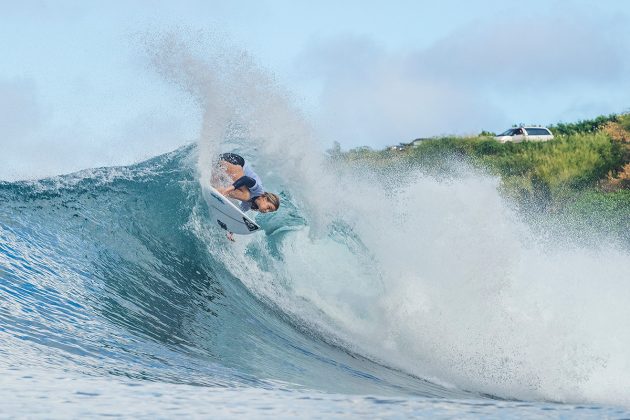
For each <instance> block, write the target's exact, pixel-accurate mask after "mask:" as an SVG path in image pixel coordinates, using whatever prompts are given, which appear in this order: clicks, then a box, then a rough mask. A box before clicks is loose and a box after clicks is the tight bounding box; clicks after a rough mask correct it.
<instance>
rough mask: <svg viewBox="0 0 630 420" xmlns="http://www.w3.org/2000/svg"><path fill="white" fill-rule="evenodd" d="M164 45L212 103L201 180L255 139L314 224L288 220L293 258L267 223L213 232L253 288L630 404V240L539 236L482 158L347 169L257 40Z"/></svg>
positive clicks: (507, 378)
mask: <svg viewBox="0 0 630 420" xmlns="http://www.w3.org/2000/svg"><path fill="white" fill-rule="evenodd" d="M156 48H157V50H156V51H158V54H156V56H155V57H156V63H158V65H159V68H160V69H161V70H162V71H163V72H165V74H167V75H168V76H169V77H171V78H173V79H174V80H176V81H178V82H179V83H181V84H182V85H183V86H184V87H185V88H186V89H188V90H189V91H190V92H191V93H193V94H194V95H195V96H196V97H197V98H198V100H199V101H200V103H201V104H202V106H203V109H204V123H203V129H202V134H201V138H200V140H199V147H200V160H199V168H200V174H201V176H200V180H201V182H207V179H208V172H207V168H209V163H208V162H209V161H210V159H211V158H212V157H213V156H215V155H216V154H217V153H218V152H220V151H226V150H230V149H232V148H235V149H237V150H243V151H244V153H245V155H246V157H248V158H251V159H252V160H253V162H254V165H255V166H256V167H257V169H258V170H259V172H260V173H261V175H263V178H264V179H265V181H267V182H268V184H267V185H268V186H269V187H275V190H276V191H277V190H278V189H284V190H286V191H289V192H290V193H291V195H292V196H293V197H294V199H295V201H296V203H297V205H298V206H299V207H300V209H301V210H302V211H303V215H304V216H305V217H306V218H307V220H308V223H309V225H310V227H309V228H305V229H303V230H301V231H295V232H290V233H288V234H286V236H285V237H284V239H283V242H282V244H281V246H280V250H281V254H282V259H281V260H277V259H274V257H272V256H271V254H270V253H268V249H267V242H266V238H265V237H264V236H263V235H258V236H257V237H254V238H247V239H245V238H239V241H238V243H237V244H236V246H233V247H232V248H225V245H224V244H223V243H222V242H217V241H211V242H209V243H208V244H209V248H210V250H211V252H213V253H214V254H215V255H217V256H218V257H219V258H221V259H222V260H223V262H224V263H225V265H226V267H227V268H228V269H229V270H231V271H232V272H233V273H234V274H235V275H236V276H237V277H239V278H240V279H242V281H243V282H244V284H245V285H246V286H247V287H248V288H250V289H251V290H252V291H253V292H254V293H256V294H257V295H258V296H260V297H261V298H262V299H265V300H268V301H269V302H272V303H273V305H275V306H276V307H277V308H280V309H281V310H283V311H284V312H285V313H287V314H289V315H290V316H291V317H292V318H293V319H294V321H295V323H296V324H301V325H306V326H307V327H308V328H311V329H312V330H314V331H317V333H319V334H322V335H325V336H326V337H327V338H328V339H329V340H331V341H335V342H338V343H342V345H347V346H350V347H351V348H352V350H353V351H357V352H359V353H361V354H364V355H366V356H369V357H372V358H375V359H378V360H380V361H382V362H383V363H386V364H388V365H392V366H396V367H398V368H401V369H404V370H406V371H408V372H410V373H413V374H416V375H419V376H421V377H427V378H433V379H434V380H439V381H442V382H446V383H451V384H454V385H455V386H457V387H460V388H462V389H468V390H474V391H477V392H487V393H493V394H496V395H500V396H504V397H514V398H519V399H530V398H535V399H550V400H559V401H572V402H583V401H596V402H604V403H621V404H630V399H629V397H628V396H629V395H630V380H628V378H629V377H630V358H628V356H627V354H628V351H627V349H628V348H630V329H628V328H627V327H626V326H625V323H626V321H627V320H628V319H630V305H628V302H630V283H629V281H630V255H628V253H627V251H624V250H621V249H617V248H615V247H614V246H612V245H611V246H601V247H600V248H598V249H589V248H584V247H582V248H580V247H577V246H572V247H567V246H566V245H560V243H558V244H555V245H554V244H553V243H551V244H550V243H549V241H547V242H545V244H543V243H541V242H539V241H538V240H537V239H536V237H535V235H533V234H532V233H531V231H530V229H529V228H528V227H527V226H526V225H525V224H523V223H521V222H520V221H519V217H518V215H517V214H515V213H514V211H513V210H512V209H511V208H510V206H508V205H507V204H506V203H505V202H504V200H503V199H502V197H501V196H500V194H499V193H498V191H497V186H498V180H497V179H495V178H492V177H489V176H485V175H483V174H478V173H476V172H475V171H472V170H470V171H469V174H468V175H466V176H463V177H461V178H460V179H457V180H452V181H444V180H440V179H437V178H434V177H428V176H423V175H421V174H420V173H418V172H413V171H412V172H411V173H410V174H408V177H407V178H406V179H405V181H404V182H401V183H397V182H396V181H397V177H398V176H399V174H397V173H396V172H395V171H393V173H391V174H389V175H382V174H381V175H379V176H376V175H375V174H373V173H372V171H370V170H369V169H368V170H365V168H363V169H357V168H354V169H352V168H337V169H336V170H332V169H331V167H330V166H327V165H326V164H325V160H324V159H323V157H322V155H321V154H320V153H318V152H317V150H318V147H317V145H316V144H315V140H314V136H313V134H312V131H311V129H310V128H309V126H308V124H307V123H306V122H305V121H304V120H303V118H302V117H301V114H300V113H299V111H297V110H296V109H295V108H294V106H293V105H292V103H291V100H290V96H289V95H287V94H286V93H285V92H284V91H283V90H282V89H281V88H280V87H278V85H277V83H276V82H275V81H274V80H273V78H272V77H271V76H269V75H268V74H267V73H266V72H265V71H264V70H262V69H260V67H259V66H258V65H257V64H256V63H255V62H254V60H252V59H251V58H250V57H249V56H248V55H247V54H245V53H243V52H238V51H236V52H234V51H232V52H226V50H225V49H221V50H220V53H214V54H210V55H206V56H202V57H200V56H198V55H196V54H195V53H194V52H193V51H192V49H191V48H190V47H189V46H188V45H187V44H186V43H185V42H181V41H173V40H172V39H171V38H168V37H166V38H165V39H164V40H162V41H161V44H158V45H157V47H156ZM386 181H389V182H386ZM387 185H395V187H394V188H391V187H387ZM270 189H272V190H273V188H270ZM333 226H337V227H338V226H343V229H342V230H344V231H345V233H343V234H337V233H333V230H334V229H333V228H332V227H333ZM326 232H328V233H329V234H328V235H324V234H323V233H326ZM247 249H255V250H256V251H257V252H258V253H259V255H260V253H263V254H262V255H263V257H264V259H265V261H264V264H263V261H262V260H252V256H251V253H246V252H245V251H246V250H247ZM266 252H267V254H265V253H266Z"/></svg>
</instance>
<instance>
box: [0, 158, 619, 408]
mask: <svg viewBox="0 0 630 420" xmlns="http://www.w3.org/2000/svg"><path fill="white" fill-rule="evenodd" d="M197 158H198V151H197V147H196V146H189V147H186V148H182V149H180V150H178V151H176V152H173V153H170V154H167V155H163V156H159V157H157V158H154V159H152V160H150V161H147V162H144V163H142V164H138V165H135V166H130V167H124V168H107V169H98V170H91V171H84V172H80V173H77V174H72V175H68V176H63V177H57V178H52V179H46V180H41V181H36V182H17V183H2V184H0V201H1V202H2V206H0V232H1V236H0V237H1V240H0V270H1V271H0V299H1V300H2V307H1V308H0V340H1V342H2V344H1V346H0V347H1V349H2V355H3V357H2V362H1V363H2V364H3V365H4V366H5V368H8V369H11V370H13V369H16V366H19V369H18V371H19V370H25V371H26V372H33V371H34V372H39V374H40V375H41V372H42V371H64V372H70V373H71V374H72V375H79V376H80V377H84V376H87V377H115V378H119V379H128V380H135V381H142V382H152V383H162V384H183V385H200V386H207V387H219V388H231V387H248V388H260V389H278V388H282V389H285V390H286V389H293V390H299V389H303V388H304V387H306V389H311V390H315V391H318V392H328V393H339V394H346V395H347V394H376V395H390V396H397V397H399V398H400V397H401V396H406V397H409V398H411V397H414V396H415V397H424V398H449V399H458V400H464V399H479V398H495V399H496V398H516V399H533V400H540V401H544V400H556V401H568V402H603V403H615V404H625V403H626V401H625V400H624V398H626V396H627V395H628V394H627V393H626V392H625V391H626V390H627V388H626V387H627V379H626V378H627V376H626V373H627V369H628V365H627V364H624V363H625V362H624V361H625V360H627V359H626V356H625V350H624V349H625V347H626V346H625V344H626V343H630V341H625V340H626V339H627V338H628V337H627V336H625V335H624V334H627V332H626V331H624V330H619V329H618V325H617V324H616V323H615V322H614V319H618V320H621V319H627V318H625V316H626V315H627V313H626V312H627V311H628V309H627V307H626V305H625V302H627V297H628V296H627V291H628V289H627V288H628V285H627V279H628V278H630V276H629V275H628V274H630V273H628V271H629V269H630V268H629V266H628V264H627V262H628V255H627V254H624V253H623V251H621V250H616V251H615V250H608V251H607V252H603V251H601V250H599V251H592V250H583V249H577V248H571V249H567V250H558V249H551V250H550V249H549V248H544V250H543V251H544V252H543V251H541V250H542V249H543V248H539V247H538V246H537V245H535V242H527V243H524V242H523V241H522V240H520V239H519V238H520V237H515V236H513V235H515V234H516V232H518V233H519V234H523V232H522V231H521V229H522V226H520V227H518V228H517V229H516V230H515V228H514V225H511V224H508V219H507V218H505V217H503V219H501V217H502V216H501V214H503V213H505V212H507V210H506V209H505V207H504V206H503V204H502V203H501V202H500V200H498V199H497V198H496V197H494V196H493V195H492V193H491V191H493V189H495V188H496V185H494V181H493V180H490V179H487V178H483V177H482V178H472V179H468V180H466V179H463V180H459V181H458V182H457V183H441V182H438V181H436V180H434V179H431V178H423V177H422V176H419V178H418V179H417V182H416V183H414V184H410V185H411V186H409V187H408V189H407V191H404V193H403V194H402V197H403V199H402V200H401V199H399V200H398V201H396V199H395V197H393V198H391V199H390V200H389V201H388V202H387V203H388V205H387V206H385V208H381V209H379V207H378V206H377V205H373V206H359V207H356V208H354V209H352V208H350V210H352V211H351V212H348V213H345V214H337V215H336V218H335V219H334V221H333V222H332V223H331V224H329V225H328V226H327V227H326V229H325V232H326V233H325V234H324V235H320V236H313V235H309V233H312V230H311V227H310V226H309V221H308V219H306V218H305V217H303V216H302V215H301V213H300V212H299V210H298V206H296V205H295V203H293V202H292V199H291V198H290V195H289V194H288V193H286V192H284V193H283V196H284V200H283V201H284V202H283V206H282V208H281V211H279V212H277V213H275V214H271V215H259V216H258V221H259V222H260V223H261V224H262V226H263V227H264V229H265V233H264V234H259V235H253V236H251V237H239V238H238V241H237V242H236V243H235V244H232V243H229V242H228V241H227V240H226V239H225V237H224V232H223V231H221V230H220V229H217V228H216V227H215V226H214V225H213V223H212V222H211V220H209V218H208V214H207V210H206V207H205V203H204V202H203V199H202V198H201V193H200V187H199V181H198V179H197V172H196V169H195V162H196V160H197ZM367 176H368V175H367V174H364V179H367ZM379 176H383V175H382V174H380V175H379ZM372 181H373V182H374V184H371V185H372V189H373V190H374V191H376V190H378V187H377V184H376V180H375V179H374V180H372ZM385 184H387V183H385ZM409 188H411V190H409ZM414 188H420V189H421V191H414V190H413V189H414ZM426 189H429V190H430V193H431V194H428V191H427V190H426ZM471 191H474V193H473V194H471ZM399 194H400V192H399ZM418 196H422V197H431V198H432V200H431V202H428V201H429V200H416V201H413V204H414V206H413V207H411V208H410V207H409V200H412V199H413V197H418ZM473 196H477V197H478V199H477V200H476V201H475V200H474V199H472V197H473ZM410 197H411V198H410ZM465 197H467V198H468V199H470V200H471V201H468V202H465V201H461V202H460V204H461V206H459V207H458V206H454V205H452V204H454V203H453V200H455V201H456V202H457V201H459V200H462V199H463V198H465ZM493 197H494V198H493ZM414 200H415V199H414ZM442 200H446V202H447V203H449V204H450V205H448V206H446V205H444V202H442ZM440 203H442V204H440ZM464 204H466V205H464ZM443 205H444V206H443ZM478 206H483V208H484V209H485V211H484V212H483V213H480V210H481V209H480V208H478ZM361 209H363V210H361ZM386 210H387V211H386ZM361 211H363V212H364V213H363V214H361ZM406 212H409V213H406ZM452 212H456V213H452ZM370 214H371V216H370ZM412 214H414V215H415V216H413V217H412ZM488 215H490V216H493V217H492V222H491V223H490V222H487V223H481V222H480V220H483V219H485V218H487V217H488ZM467 217H470V218H472V219H470V220H468V219H467ZM477 217H479V218H481V219H480V220H477V221H475V220H474V218H477ZM514 223H516V222H514ZM489 229H492V231H490V230H489ZM526 238H527V240H528V241H529V240H532V238H531V237H526ZM499 245H500V246H499ZM494 247H498V248H494ZM602 282H605V283H606V284H607V287H606V288H603V287H601V284H602ZM624 293H626V295H624ZM35 375H38V373H35ZM29 377H30V375H29ZM615 381H618V382H615ZM492 395H494V396H495V397H492Z"/></svg>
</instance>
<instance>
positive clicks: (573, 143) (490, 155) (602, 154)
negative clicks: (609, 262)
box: [337, 114, 630, 239]
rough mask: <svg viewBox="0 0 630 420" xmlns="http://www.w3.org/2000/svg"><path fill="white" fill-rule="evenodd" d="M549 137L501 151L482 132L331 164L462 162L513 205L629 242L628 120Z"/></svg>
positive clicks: (606, 119)
mask: <svg viewBox="0 0 630 420" xmlns="http://www.w3.org/2000/svg"><path fill="white" fill-rule="evenodd" d="M550 129H551V130H552V132H553V133H554V135H555V138H554V140H551V141H547V142H523V143H510V142H508V143H504V144H502V143H499V142H497V141H496V140H494V139H493V138H492V137H491V136H490V134H491V133H489V132H482V134H481V135H479V136H476V137H443V138H433V139H427V140H423V141H416V142H412V143H410V144H408V145H404V144H403V145H399V146H396V147H394V148H389V149H386V150H381V151H376V150H372V149H370V148H367V147H363V148H357V149H353V150H350V151H348V152H343V153H337V158H340V159H343V160H345V161H347V162H349V163H352V162H354V163H361V164H362V163H369V164H370V165H371V166H373V167H376V168H378V167H388V166H391V165H393V164H398V165H400V164H403V165H404V166H405V167H409V166H416V165H420V166H421V167H423V168H425V169H427V170H434V171H436V172H439V173H445V174H448V172H449V166H451V167H452V161H453V159H457V160H464V161H467V162H469V163H472V164H473V165H475V166H478V167H482V168H484V169H485V170H486V171H488V172H490V173H492V174H495V175H498V176H500V177H501V179H502V190H503V192H504V193H505V194H506V195H508V196H510V197H512V198H513V199H514V200H515V201H516V203H518V204H522V205H526V207H528V208H530V209H534V210H535V211H539V210H544V211H545V213H547V214H550V213H553V214H559V215H562V217H565V218H571V219H572V220H574V221H575V224H576V225H584V226H590V227H593V226H599V227H600V228H602V229H603V228H604V227H613V228H614V229H615V230H616V231H617V232H625V233H624V234H623V235H625V237H627V236H629V235H630V233H628V232H630V114H623V115H609V116H601V117H597V118H595V119H592V120H584V121H579V122H577V123H571V124H564V123H561V124H557V125H555V126H552V127H550ZM337 151H338V152H339V150H337ZM593 218H594V219H595V220H597V222H594V221H593V220H592V219H593ZM578 220H579V221H580V222H579V223H578V222H577V221H578ZM628 239H630V238H628Z"/></svg>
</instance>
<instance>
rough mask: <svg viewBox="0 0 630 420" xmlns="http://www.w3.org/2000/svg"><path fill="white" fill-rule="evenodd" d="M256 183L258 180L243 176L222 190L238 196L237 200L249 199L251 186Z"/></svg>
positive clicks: (235, 196)
mask: <svg viewBox="0 0 630 420" xmlns="http://www.w3.org/2000/svg"><path fill="white" fill-rule="evenodd" d="M254 185H256V180H255V179H253V178H250V177H248V176H242V177H240V178H239V179H237V180H236V181H234V184H232V185H230V186H229V187H227V188H225V189H223V190H221V194H223V195H225V196H230V197H232V198H236V199H237V200H241V201H247V200H249V198H250V194H249V188H252V187H253V186H254Z"/></svg>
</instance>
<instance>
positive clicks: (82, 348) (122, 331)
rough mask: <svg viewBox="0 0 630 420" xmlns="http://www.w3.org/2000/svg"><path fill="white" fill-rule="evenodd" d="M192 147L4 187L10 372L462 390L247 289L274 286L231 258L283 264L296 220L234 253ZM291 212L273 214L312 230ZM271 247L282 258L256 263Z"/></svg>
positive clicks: (1, 279)
mask: <svg viewBox="0 0 630 420" xmlns="http://www.w3.org/2000/svg"><path fill="white" fill-rule="evenodd" d="M195 150H196V149H195V148H194V147H187V148H184V149H180V150H178V151H177V152H174V153H172V154H168V155H164V156H160V157H158V158H155V159H153V160H150V161H148V162H145V163H143V164H140V165H136V166H132V167H127V168H110V169H102V170H94V171H86V172H81V173H77V174H74V175H70V176H65V177H59V178H55V179H48V180H43V181H38V182H18V183H4V184H0V201H1V202H2V203H3V204H2V206H1V207H0V229H1V230H0V231H1V238H2V239H1V240H0V270H1V271H0V299H1V300H2V307H1V308H0V331H1V333H0V339H1V340H2V341H3V343H2V352H3V353H4V357H3V360H4V363H7V362H8V365H11V364H16V363H18V361H19V364H20V365H22V366H23V367H25V366H31V367H33V368H35V367H36V368H38V369H41V368H42V367H49V368H59V369H64V370H70V371H77V372H79V373H82V374H87V375H97V376H102V375H116V376H122V377H126V378H131V379H138V380H145V381H153V382H168V383H180V384H191V385H206V386H223V387H228V386H239V385H240V386H244V385H247V386H256V387H273V386H274V384H278V383H282V384H287V385H286V386H289V387H290V386H292V385H290V384H296V385H295V386H300V387H302V386H307V387H311V388H314V389H320V390H324V391H329V392H340V393H356V392H363V393H372V394H385V395H391V394H400V393H403V394H418V395H423V396H450V395H462V394H466V393H462V392H457V391H452V390H447V389H446V388H444V387H441V386H438V385H435V384H432V383H430V382H428V381H424V380H421V379H418V378H416V377H413V376H412V375H409V374H406V373H404V372H401V371H397V370H393V369H389V368H386V367H383V366H382V365H379V364H377V363H375V362H373V361H370V360H369V359H367V358H365V357H361V356H360V355H358V354H356V353H353V352H352V351H350V350H349V349H347V348H343V347H340V346H337V345H335V344H334V343H332V342H330V341H327V340H326V339H325V337H323V338H322V337H320V336H318V335H317V334H316V333H313V332H309V330H308V329H307V328H305V327H304V326H302V325H300V324H301V321H300V320H298V319H295V318H292V317H291V316H290V315H289V314H287V313H284V312H282V309H281V308H279V307H278V306H275V305H274V304H272V303H271V302H265V301H264V299H260V298H259V296H257V295H256V289H253V290H252V289H248V288H247V287H245V284H257V287H261V288H264V287H269V285H265V284H263V283H264V282H266V281H268V279H267V278H265V277H264V276H260V277H252V278H249V279H248V280H247V281H242V280H241V279H239V278H237V277H235V275H234V273H232V272H231V271H230V267H228V266H226V264H225V261H227V260H233V259H235V258H238V255H239V254H240V255H241V258H243V261H245V263H246V264H248V265H255V266H257V267H260V268H259V269H261V270H263V269H264V268H263V267H264V266H265V265H268V264H272V261H268V260H267V258H269V259H270V260H274V261H276V260H277V261H280V260H281V256H280V255H279V254H278V253H277V252H278V251H277V248H278V247H279V246H280V244H281V242H282V239H283V238H284V237H285V236H286V235H287V232H288V231H287V230H286V229H287V224H286V223H284V222H283V223H282V226H283V228H282V229H276V230H275V231H273V229H274V228H273V224H274V221H273V220H267V223H266V226H267V229H272V230H271V231H270V230H268V231H267V235H264V234H262V235H260V236H259V237H258V238H257V240H254V241H252V242H250V243H248V244H246V241H245V240H241V239H242V238H239V243H237V244H236V247H234V249H231V244H230V243H229V242H228V241H227V240H226V238H225V236H224V232H223V231H221V230H220V229H216V228H215V227H214V225H213V224H212V223H211V221H210V220H209V219H208V215H207V210H206V207H205V203H204V202H203V200H202V198H201V194H200V188H199V182H198V180H197V179H196V178H195V170H194V165H193V164H191V163H190V162H192V161H193V160H194V159H193V157H192V156H193V155H195V154H196V153H195ZM284 207H285V210H284V211H283V212H282V213H281V214H280V215H277V216H276V217H280V218H282V219H284V220H289V221H291V220H293V222H290V223H288V225H289V226H290V225H291V224H293V225H294V226H296V227H298V226H300V225H301V224H303V219H301V218H300V217H299V216H298V215H297V213H296V212H295V210H293V209H291V208H290V206H284ZM270 226H271V227H270ZM239 245H240V247H239ZM262 246H264V247H265V248H266V249H269V250H274V251H275V252H271V253H269V254H265V255H259V254H258V253H259V252H260V250H259V249H258V248H259V247H262ZM272 254H273V255H272Z"/></svg>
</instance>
